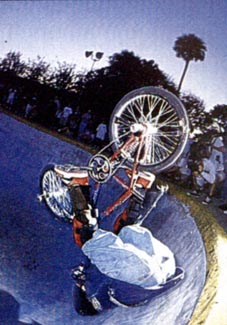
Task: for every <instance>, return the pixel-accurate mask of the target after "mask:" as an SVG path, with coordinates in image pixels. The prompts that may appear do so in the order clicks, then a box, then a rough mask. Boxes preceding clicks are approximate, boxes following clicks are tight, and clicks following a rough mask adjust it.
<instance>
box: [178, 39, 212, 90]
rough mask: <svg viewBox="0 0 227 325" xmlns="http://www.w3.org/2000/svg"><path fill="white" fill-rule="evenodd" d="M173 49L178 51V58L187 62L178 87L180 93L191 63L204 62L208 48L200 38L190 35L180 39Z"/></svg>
mask: <svg viewBox="0 0 227 325" xmlns="http://www.w3.org/2000/svg"><path fill="white" fill-rule="evenodd" d="M173 49H174V51H176V56H177V57H178V58H182V59H183V60H185V66H184V70H183V73H182V76H181V79H180V82H179V85H178V92H180V89H181V86H182V83H183V80H184V77H185V74H186V72H187V69H188V66H189V62H190V61H193V60H194V61H203V60H204V58H205V52H206V50H207V48H206V45H205V43H204V42H203V41H202V40H201V39H200V38H199V37H197V36H196V35H194V34H188V35H182V36H180V37H178V38H177V39H176V41H175V44H174V47H173Z"/></svg>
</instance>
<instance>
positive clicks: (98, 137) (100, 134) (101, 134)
mask: <svg viewBox="0 0 227 325" xmlns="http://www.w3.org/2000/svg"><path fill="white" fill-rule="evenodd" d="M106 134H107V125H106V123H105V122H104V120H102V122H101V123H100V124H99V125H98V126H97V128H96V134H95V145H97V146H98V147H101V146H102V145H103V143H104V141H105V138H106Z"/></svg>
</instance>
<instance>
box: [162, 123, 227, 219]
mask: <svg viewBox="0 0 227 325" xmlns="http://www.w3.org/2000/svg"><path fill="white" fill-rule="evenodd" d="M225 134H226V132H225V130H222V128H221V127H220V126H219V125H218V124H217V123H216V124H215V125H213V126H212V127H210V129H209V130H208V131H207V133H206V134H204V135H199V136H197V137H196V136H195V135H192V134H191V136H190V137H189V139H188V142H187V144H186V147H185V149H184V152H183V154H182V155H181V157H180V159H179V160H178V161H177V162H176V163H175V165H174V167H173V168H172V170H169V171H168V176H169V177H171V178H172V179H173V180H174V181H176V182H177V183H178V184H181V185H184V186H185V187H186V188H191V191H189V192H188V193H187V194H188V195H190V196H194V197H200V196H201V197H202V196H204V194H205V195H206V196H205V197H204V199H203V201H202V203H203V204H204V205H208V204H209V203H211V202H212V198H213V197H217V198H223V199H225V198H226V193H225V192H226V187H227V177H226V176H227V141H226V140H227V139H226V136H225ZM224 212H225V213H227V209H226V210H225V211H224Z"/></svg>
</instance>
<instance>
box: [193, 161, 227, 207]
mask: <svg viewBox="0 0 227 325" xmlns="http://www.w3.org/2000/svg"><path fill="white" fill-rule="evenodd" d="M223 177H224V175H223V172H222V171H221V170H220V171H217V169H216V166H215V163H214V162H213V161H212V160H211V159H208V158H203V159H202V160H201V161H200V162H199V163H198V165H197V168H196V170H195V171H193V185H194V190H193V191H192V192H190V193H188V194H190V195H193V196H199V195H200V193H201V192H202V191H203V190H204V189H205V186H208V195H207V196H206V198H205V199H204V200H203V202H202V203H203V204H209V203H210V202H211V200H212V197H213V195H214V193H215V190H216V188H217V185H218V184H220V183H221V182H222V181H223V180H224V178H223Z"/></svg>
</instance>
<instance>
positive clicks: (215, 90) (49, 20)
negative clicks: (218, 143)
mask: <svg viewBox="0 0 227 325" xmlns="http://www.w3.org/2000/svg"><path fill="white" fill-rule="evenodd" d="M226 17H227V1H226V0H216V1H214V0H200V1H198V0H190V1H188V0H74V1H71V0H65V1H61V0H57V1H52V0H49V1H45V0H42V1H1V0H0V58H2V57H4V56H5V54H6V53H7V52H9V51H10V50H12V51H17V52H18V51H19V52H20V53H21V54H22V59H24V60H25V61H27V60H28V58H30V59H34V60H35V59H36V58H37V56H38V55H39V56H40V57H41V58H43V59H45V60H46V61H47V62H48V63H51V65H54V64H56V62H64V61H65V62H67V63H70V64H71V63H73V64H76V71H77V72H80V71H84V70H90V68H91V65H92V60H91V58H86V57H85V51H87V50H91V51H94V53H95V52H97V51H101V52H104V56H103V58H102V59H101V60H100V61H99V62H96V63H95V68H96V69H98V68H101V67H103V66H107V65H108V58H109V57H110V56H111V55H113V54H114V53H120V52H121V51H122V50H128V51H133V52H134V54H135V55H137V56H139V57H140V58H141V59H147V60H151V59H152V60H154V61H155V62H156V63H157V64H158V66H159V68H160V69H161V70H162V71H164V72H165V73H166V74H167V75H169V76H170V77H171V79H172V80H173V81H174V82H175V83H176V84H178V83H179V80H180V76H181V74H182V71H183V67H184V61H183V60H182V59H179V58H177V57H176V55H175V54H176V53H175V52H174V50H173V46H174V42H175V40H176V39H177V38H178V37H179V36H182V35H183V34H191V33H192V34H195V35H196V36H198V37H199V38H201V39H202V40H203V41H204V43H205V44H206V47H207V52H206V57H205V60H204V61H197V62H194V61H193V62H191V63H190V66H189V70H188V73H187V75H186V78H185V81H184V83H183V86H182V91H183V92H186V93H193V94H194V95H196V96H198V97H199V98H201V99H202V100H203V101H204V103H205V106H206V109H207V110H210V109H212V108H213V107H214V106H215V105H217V104H227V73H226V71H227V19H226Z"/></svg>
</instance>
